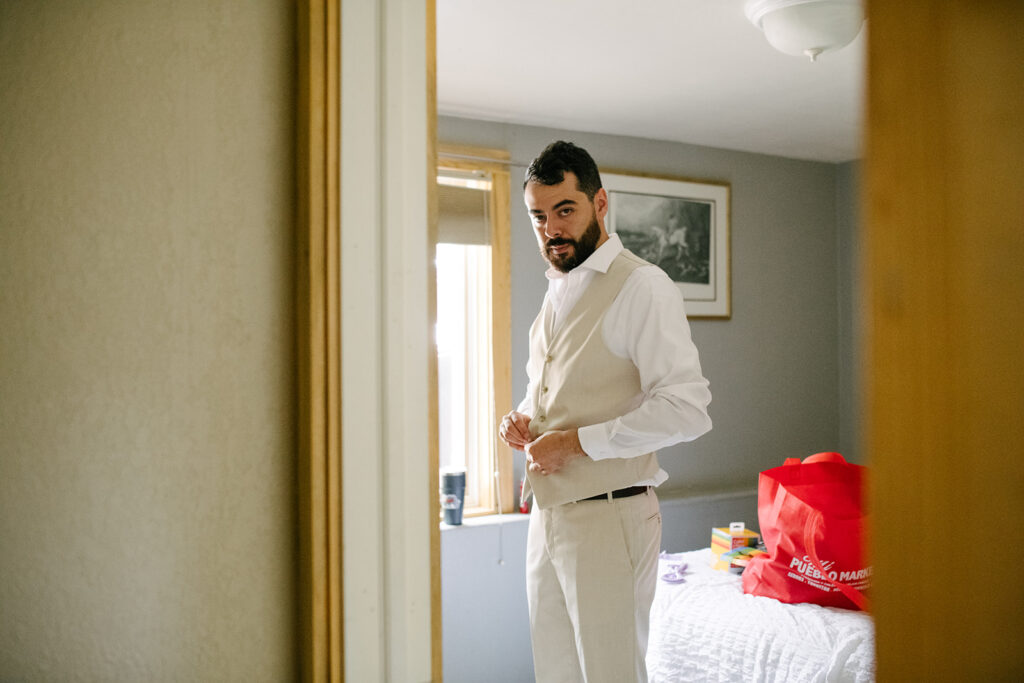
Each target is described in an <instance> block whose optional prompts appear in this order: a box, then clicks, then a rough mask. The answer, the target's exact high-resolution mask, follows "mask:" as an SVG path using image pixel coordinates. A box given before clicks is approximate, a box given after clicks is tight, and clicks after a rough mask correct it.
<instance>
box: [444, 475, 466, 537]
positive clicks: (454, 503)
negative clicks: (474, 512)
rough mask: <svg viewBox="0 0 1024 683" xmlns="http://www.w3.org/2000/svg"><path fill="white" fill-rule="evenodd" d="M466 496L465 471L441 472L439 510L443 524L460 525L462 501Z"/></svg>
mask: <svg viewBox="0 0 1024 683" xmlns="http://www.w3.org/2000/svg"><path fill="white" fill-rule="evenodd" d="M465 496H466V470H464V469H445V470H442V471H441V509H442V510H444V521H445V524H451V525H452V526H458V525H459V524H462V501H463V499H464V498H465Z"/></svg>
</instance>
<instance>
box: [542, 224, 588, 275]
mask: <svg viewBox="0 0 1024 683" xmlns="http://www.w3.org/2000/svg"><path fill="white" fill-rule="evenodd" d="M600 239H601V228H600V227H599V226H598V224H597V216H594V217H593V218H591V219H590V225H588V226H587V229H586V230H585V231H584V232H583V234H582V235H580V238H579V239H578V240H574V239H572V238H570V237H553V238H551V239H549V240H548V241H547V242H545V243H544V246H543V247H542V248H541V250H540V253H541V255H542V256H544V258H545V260H547V262H548V263H550V264H551V266H552V267H553V268H555V269H556V270H560V271H562V272H563V273H568V272H569V271H570V270H572V269H573V268H575V267H576V266H578V265H579V264H581V263H583V262H584V261H586V260H587V259H588V258H590V255H591V254H593V253H594V251H595V250H596V249H597V242H598V240H600ZM560 244H571V245H572V250H571V251H568V252H566V253H565V254H564V255H561V254H556V253H553V252H552V251H551V247H555V246H558V245H560Z"/></svg>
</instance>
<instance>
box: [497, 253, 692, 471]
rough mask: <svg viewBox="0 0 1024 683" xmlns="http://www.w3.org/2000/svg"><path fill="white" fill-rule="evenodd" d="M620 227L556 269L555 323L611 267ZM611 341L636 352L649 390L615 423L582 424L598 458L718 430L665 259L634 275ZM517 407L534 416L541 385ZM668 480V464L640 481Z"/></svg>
mask: <svg viewBox="0 0 1024 683" xmlns="http://www.w3.org/2000/svg"><path fill="white" fill-rule="evenodd" d="M622 249H623V246H622V241H621V240H620V239H619V237H618V235H615V234H612V235H610V236H609V239H608V240H607V241H605V243H604V244H602V245H601V246H600V247H598V248H597V250H596V251H594V253H593V254H591V255H590V257H589V258H588V259H587V260H586V261H584V262H583V263H581V264H580V265H579V266H577V267H576V268H573V269H572V270H571V271H569V272H568V273H562V272H561V271H559V270H556V269H555V268H548V271H547V273H546V276H547V278H548V291H547V294H546V295H545V298H546V299H547V300H548V301H549V302H550V303H551V307H552V311H553V313H554V330H558V328H559V326H560V325H561V324H562V323H563V322H564V321H565V317H566V314H567V313H568V312H569V311H571V310H572V307H573V306H575V305H576V302H577V301H579V299H580V297H581V296H582V295H583V292H584V291H585V290H586V289H587V287H588V286H589V285H590V282H591V281H592V280H593V279H594V274H595V273H598V272H601V273H604V272H607V270H608V267H609V266H610V265H611V263H612V261H613V260H615V257H616V256H618V255H619V253H620V252H621V251H622ZM601 332H602V335H603V339H604V343H605V345H606V346H607V347H608V350H609V351H611V352H612V353H613V354H614V355H616V356H619V357H620V358H624V359H625V358H628V359H629V360H631V361H632V362H633V364H634V365H635V366H636V368H637V370H638V372H639V374H640V387H641V394H640V395H639V396H638V397H637V401H636V407H635V408H634V409H633V410H631V411H629V412H628V413H626V414H625V415H621V416H619V417H616V418H614V419H612V420H609V421H608V422H602V423H599V424H593V425H581V426H580V427H579V437H580V445H581V446H582V447H583V450H584V451H585V452H586V454H587V455H589V456H590V457H591V458H593V459H594V460H601V459H604V458H633V457H636V456H639V455H643V454H645V453H652V452H654V451H656V450H658V449H660V448H665V447H668V446H671V445H673V444H677V443H680V442H683V441H692V440H694V439H696V438H697V437H698V436H700V435H701V434H704V433H706V432H707V431H708V430H710V429H711V418H709V417H708V412H707V407H708V404H709V403H710V402H711V392H710V391H709V390H708V381H707V380H706V379H705V378H704V375H703V374H702V373H701V369H700V359H699V357H698V354H697V347H695V346H694V345H693V341H692V339H691V338H690V325H689V323H688V322H687V320H686V311H685V309H684V306H683V295H682V293H681V292H680V291H679V287H678V286H677V285H676V284H675V283H674V282H672V280H671V279H669V277H668V275H666V274H665V271H663V270H661V269H660V268H658V267H657V266H653V265H650V266H641V267H639V268H637V269H636V270H634V271H633V272H632V273H631V274H630V276H629V277H628V278H627V279H626V282H625V284H623V286H622V290H621V291H620V292H619V295H618V297H616V299H615V301H614V302H613V303H612V305H611V307H610V308H609V309H608V312H607V313H606V314H605V318H604V323H603V325H602V329H601ZM535 381H536V378H534V377H530V378H529V382H530V385H529V386H528V387H527V390H526V398H524V399H523V401H522V402H521V403H520V404H519V407H518V409H517V410H519V412H521V413H524V414H526V415H530V416H532V415H533V401H532V399H531V398H530V397H531V396H532V395H533V391H532V389H533V384H534V382H535ZM666 479H668V474H666V473H665V471H664V470H661V471H659V472H658V475H657V477H656V478H655V479H654V480H651V481H642V482H637V484H638V485H651V486H658V485H660V484H662V483H663V482H664V481H665V480H666Z"/></svg>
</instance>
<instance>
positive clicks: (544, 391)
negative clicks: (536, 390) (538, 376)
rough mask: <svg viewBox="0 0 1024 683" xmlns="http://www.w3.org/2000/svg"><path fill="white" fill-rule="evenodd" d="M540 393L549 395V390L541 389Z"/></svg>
mask: <svg viewBox="0 0 1024 683" xmlns="http://www.w3.org/2000/svg"><path fill="white" fill-rule="evenodd" d="M540 392H541V393H542V394H546V393H548V388H547V387H544V388H543V389H541V390H540Z"/></svg>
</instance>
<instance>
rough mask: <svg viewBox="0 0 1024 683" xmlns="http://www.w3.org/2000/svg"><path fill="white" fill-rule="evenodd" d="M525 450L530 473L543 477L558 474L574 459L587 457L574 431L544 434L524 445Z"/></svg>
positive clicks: (556, 431)
mask: <svg viewBox="0 0 1024 683" xmlns="http://www.w3.org/2000/svg"><path fill="white" fill-rule="evenodd" d="M525 450H526V462H527V463H528V467H529V468H530V471H531V472H538V473H540V474H544V475H547V474H554V473H555V472H558V471H559V470H561V469H562V468H563V467H565V465H566V464H567V463H569V462H570V461H572V460H575V459H576V458H585V457H587V454H586V453H585V452H583V447H582V446H580V437H579V433H578V432H577V431H576V430H575V429H570V430H567V431H558V430H555V431H550V432H544V433H543V434H541V435H540V436H538V437H537V438H536V440H534V441H531V442H530V443H528V444H526V449H525Z"/></svg>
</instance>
